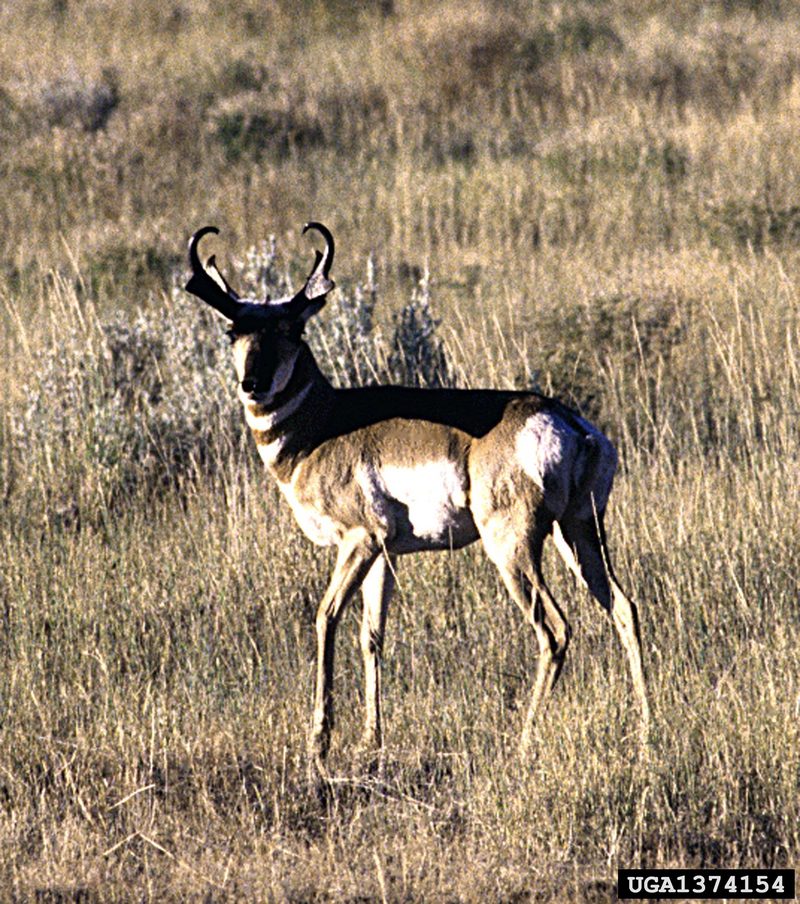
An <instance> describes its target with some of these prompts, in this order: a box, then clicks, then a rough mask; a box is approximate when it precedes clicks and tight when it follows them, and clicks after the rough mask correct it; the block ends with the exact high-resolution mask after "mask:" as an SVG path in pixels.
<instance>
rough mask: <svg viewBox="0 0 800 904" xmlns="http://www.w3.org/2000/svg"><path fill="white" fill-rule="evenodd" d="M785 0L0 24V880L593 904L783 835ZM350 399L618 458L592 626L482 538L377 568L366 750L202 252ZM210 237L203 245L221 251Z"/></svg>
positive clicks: (792, 48) (794, 797) (795, 492)
mask: <svg viewBox="0 0 800 904" xmlns="http://www.w3.org/2000/svg"><path fill="white" fill-rule="evenodd" d="M799 136H800V9H798V6H797V4H796V3H794V2H791V0H702V2H701V0H671V2H666V0H576V2H569V3H566V2H556V0H552V2H550V0H536V2H522V0H505V2H500V0H484V2H477V0H462V2H455V0H443V2H431V0H364V2H356V0H298V2H289V0H229V2H226V3H224V4H223V3H211V2H207V0H194V2H191V3H190V2H184V0H169V2H156V0H142V2H138V3H133V4H128V3H124V2H122V0H83V2H78V0H14V2H8V3H4V4H0V180H2V181H1V182H0V185H1V186H2V191H0V388H1V389H0V899H2V900H9V901H35V902H48V904H50V902H52V904H56V902H58V904H67V902H84V904H85V902H91V904H95V902H114V901H156V902H161V901H184V900H186V901H198V902H200V901H202V902H228V901H231V902H232V901H275V902H296V904H300V902H334V901H337V902H338V901H347V902H351V904H355V902H362V904H366V902H418V901H420V902H421V901H426V902H456V901H458V902H507V904H512V902H561V901H565V902H566V901H570V902H581V901H582V902H603V901H610V900H613V899H614V898H615V895H616V888H615V885H616V877H617V868H618V867H639V866H644V867H660V868H677V867H687V868H689V867H751V868H776V867H796V866H797V865H798V862H799V861H800V658H799V657H798V650H799V649H800V577H799V576H800V140H799ZM307 220H319V221H322V222H323V223H325V224H326V225H328V226H329V227H330V229H331V230H332V231H333V233H334V235H335V236H336V240H337V255H336V262H335V266H334V272H333V276H334V278H335V279H336V281H337V286H338V288H337V290H336V292H334V293H333V294H332V296H331V298H330V301H329V303H328V305H327V306H326V308H325V310H324V311H323V312H322V313H321V314H320V316H319V317H318V318H315V321H313V322H312V323H311V324H310V325H309V341H310V342H311V344H312V346H313V348H314V350H315V353H316V355H317V357H318V360H319V362H320V365H321V367H322V368H323V369H324V371H325V372H326V373H327V374H328V375H329V376H330V378H331V379H332V380H333V381H334V382H335V383H337V384H338V385H348V384H352V383H363V384H366V383H370V382H375V381H378V382H390V381H394V382H403V383H408V384H414V385H421V386H437V385H454V386H474V387H478V386H495V387H505V388H509V387H515V388H520V389H522V388H534V389H538V390H540V391H543V392H545V393H548V394H554V395H557V396H559V397H560V398H562V399H563V400H564V401H566V402H568V403H569V404H571V405H573V406H574V407H576V408H578V409H579V410H581V411H582V412H583V413H584V414H585V415H586V416H587V417H590V418H591V419H592V420H593V421H594V422H595V423H597V424H598V425H599V426H600V427H601V428H602V429H603V430H604V431H605V432H606V433H607V434H608V435H609V436H610V437H611V438H612V439H613V441H614V442H615V444H616V446H617V448H618V449H619V452H620V459H621V466H620V470H619V473H618V475H617V480H616V484H615V488H614V492H613V493H612V497H611V504H610V508H609V513H608V519H607V524H608V527H609V531H610V544H611V548H612V553H613V556H614V561H615V564H616V570H617V572H618V574H619V577H620V579H621V581H622V583H623V584H624V586H625V587H626V589H627V591H628V592H629V593H630V594H631V596H632V597H633V598H634V599H635V600H636V601H637V602H638V604H639V607H640V613H641V619H642V637H643V649H644V655H645V658H646V668H647V681H648V689H649V693H650V697H651V703H652V706H653V725H652V730H651V732H650V737H649V740H648V743H647V745H646V748H645V749H641V748H640V746H639V743H638V713H637V707H636V704H635V700H634V697H633V693H632V688H631V686H630V680H629V677H628V672H627V668H626V665H625V660H624V656H623V653H622V650H621V648H620V645H619V642H618V640H617V638H616V636H615V632H614V630H613V627H612V625H611V623H610V622H609V621H608V620H607V618H606V617H605V616H604V614H603V612H602V611H601V610H600V608H599V607H598V606H597V604H596V603H595V602H594V601H593V600H592V599H591V598H590V597H589V595H588V594H587V593H586V591H585V590H583V589H582V588H581V587H580V586H578V585H577V584H576V582H575V581H574V579H573V578H572V577H571V576H570V575H569V574H568V573H567V572H566V570H565V569H564V568H563V566H562V565H561V564H560V562H559V561H557V560H556V557H555V556H554V555H553V554H552V553H551V552H548V554H547V556H546V558H545V570H546V576H547V578H548V581H549V584H550V586H551V589H552V590H553V593H554V595H555V597H556V598H557V599H558V600H559V601H560V603H561V604H562V606H563V608H564V609H565V611H566V613H567V615H568V618H569V619H570V622H571V624H572V627H573V629H574V634H573V641H572V645H571V647H570V653H569V655H568V657H567V662H566V665H565V668H564V671H563V674H562V677H561V681H560V683H559V685H558V687H557V688H556V691H555V693H554V695H553V697H552V698H551V700H550V702H549V704H548V706H547V709H546V711H545V712H544V714H543V715H542V717H541V718H540V720H539V722H538V726H537V733H536V739H535V743H534V745H533V748H532V751H531V754H530V756H529V757H528V758H525V759H521V758H520V757H519V755H518V752H517V742H518V738H519V733H520V730H521V727H522V722H523V718H524V712H525V708H526V706H527V700H528V697H529V694H530V690H531V686H532V683H533V676H534V674H535V668H536V656H537V651H538V647H537V644H536V642H535V637H534V634H533V631H532V630H531V629H530V626H528V625H526V624H525V623H524V622H523V620H522V619H521V618H520V616H519V613H518V612H517V610H516V607H515V606H513V604H512V603H511V602H510V600H509V599H508V597H507V595H506V593H505V591H504V589H503V587H502V586H501V584H500V582H499V579H498V578H497V576H496V573H495V571H494V569H493V567H492V566H491V565H490V563H489V562H488V561H487V560H486V558H485V557H484V556H483V554H482V553H481V551H480V549H479V548H477V547H474V548H470V549H467V550H465V551H461V552H452V553H440V554H438V555H435V556H434V555H427V556H426V555H422V556H409V557H405V558H403V559H402V560H401V561H400V564H399V572H398V582H399V584H398V593H397V596H396V598H395V600H394V602H393V605H392V609H391V611H390V614H389V624H388V631H387V642H386V647H385V650H384V654H385V655H384V688H383V690H384V702H385V711H384V715H385V720H386V747H385V751H384V754H383V759H382V762H381V764H380V768H379V769H378V770H377V771H375V770H372V769H370V768H368V767H367V766H365V764H364V762H363V760H362V759H360V758H359V757H358V755H357V753H356V745H357V741H358V739H359V736H360V733H361V720H362V718H363V715H362V712H363V687H362V666H361V656H360V651H359V645H358V624H359V616H360V613H359V611H358V609H359V606H358V605H353V606H351V608H350V609H349V610H348V611H347V612H346V613H345V616H344V618H343V624H342V626H341V628H340V630H339V653H338V658H337V672H336V692H337V695H338V699H339V701H340V703H339V707H338V713H339V719H338V722H337V726H336V731H335V733H334V737H333V747H332V752H331V757H330V771H331V780H330V782H329V784H328V786H327V790H326V793H324V794H323V793H320V787H319V783H318V782H317V781H315V779H314V777H313V775H312V774H311V771H310V769H309V757H308V754H307V746H306V744H307V736H308V732H309V728H310V717H311V707H312V697H313V672H314V657H315V634H314V614H315V610H316V606H317V602H318V600H319V599H320V597H321V595H322V593H323V592H324V589H325V585H326V580H327V577H328V575H329V573H330V569H331V566H332V558H331V554H330V552H329V551H328V550H325V549H318V548H315V547H313V546H312V545H311V544H310V543H309V542H308V541H307V540H306V539H305V538H304V537H303V536H302V534H301V533H300V532H299V529H298V528H297V527H296V526H295V525H294V522H293V519H292V515H291V512H290V511H289V509H288V508H287V506H286V505H285V503H284V502H283V501H282V499H281V497H280V495H279V492H278V490H277V489H276V488H275V487H274V486H273V485H272V484H271V483H270V482H269V480H268V479H267V475H266V474H265V473H263V469H262V467H261V466H260V463H259V461H258V457H257V455H256V450H255V444H254V443H253V441H252V439H251V438H250V437H249V435H248V434H247V431H246V428H245V425H244V422H243V418H242V415H241V412H240V410H239V407H238V403H237V401H236V397H235V385H234V379H233V370H232V364H231V361H230V360H229V354H228V348H227V340H226V339H225V337H224V335H223V327H224V325H223V324H222V323H220V322H219V321H218V320H217V319H216V318H215V317H214V316H213V313H211V312H209V311H207V310H206V309H205V308H204V306H203V305H201V304H200V303H199V302H198V301H197V300H196V299H193V298H192V297H190V296H188V295H187V294H186V293H185V292H183V290H182V288H181V286H182V284H183V282H184V281H185V278H186V260H185V248H186V241H187V239H188V237H189V235H190V234H191V233H192V232H193V231H194V230H196V229H198V228H199V227H201V226H204V225H206V224H215V225H217V226H219V227H220V236H219V237H218V238H216V239H214V240H213V242H210V245H211V244H213V246H214V247H213V250H214V251H215V252H216V254H217V256H218V259H219V262H220V266H221V268H222V269H223V271H224V272H225V273H226V274H227V275H228V276H229V278H230V279H231V282H232V283H234V284H235V285H237V286H238V287H240V288H241V290H242V291H247V292H250V293H258V294H259V295H260V296H263V293H264V292H266V291H271V292H272V293H273V295H275V294H276V293H279V292H281V291H283V290H286V289H287V288H288V287H291V286H299V285H300V284H301V281H302V279H303V278H304V276H305V274H306V273H307V272H308V269H309V267H310V265H311V263H312V262H313V243H312V242H310V240H309V237H308V236H305V237H304V236H302V234H301V228H302V225H303V223H304V222H306V221H307ZM209 247H210V246H209Z"/></svg>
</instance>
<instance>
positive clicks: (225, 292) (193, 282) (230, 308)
mask: <svg viewBox="0 0 800 904" xmlns="http://www.w3.org/2000/svg"><path fill="white" fill-rule="evenodd" d="M210 232H211V233H214V234H218V233H219V229H217V227H216V226H204V227H203V228H202V229H198V230H197V232H195V234H194V235H193V236H192V237H191V239H190V240H189V266H190V267H191V268H192V275H191V278H190V279H189V282H187V283H186V287H185V288H186V291H187V292H191V293H192V295H196V296H197V297H198V298H200V299H201V300H202V301H204V302H206V304H210V305H211V307H212V308H216V310H218V311H219V312H220V314H222V315H223V316H224V317H227V318H228V320H235V319H236V317H237V315H238V313H239V312H240V310H241V308H242V303H241V302H240V301H239V296H238V295H237V294H236V293H235V292H233V290H232V289H230V287H229V286H228V284H227V282H225V280H224V279H222V274H221V273H219V270H217V267H216V264H214V263H213V258H212V259H211V261H210V263H211V265H212V266H213V268H214V271H215V272H216V273H218V274H219V276H220V278H221V279H222V282H223V283H224V285H225V287H226V288H225V289H223V288H222V286H220V284H219V283H218V282H217V280H216V279H215V278H214V277H213V276H212V275H211V274H210V273H209V272H208V270H206V268H205V267H204V266H203V264H202V263H201V261H200V255H199V254H198V252H197V247H198V245H199V244H200V239H202V238H203V236H204V235H208V233H210Z"/></svg>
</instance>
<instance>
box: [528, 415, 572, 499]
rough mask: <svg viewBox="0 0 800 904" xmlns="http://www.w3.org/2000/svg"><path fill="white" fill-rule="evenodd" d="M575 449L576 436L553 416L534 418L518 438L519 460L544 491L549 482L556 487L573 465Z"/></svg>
mask: <svg viewBox="0 0 800 904" xmlns="http://www.w3.org/2000/svg"><path fill="white" fill-rule="evenodd" d="M574 445H575V435H574V433H573V432H572V431H571V430H570V429H569V428H568V427H567V425H566V424H565V423H564V422H563V421H562V420H560V419H559V418H556V417H553V415H551V414H544V413H539V414H534V415H532V416H531V417H529V418H528V420H527V421H525V426H524V427H523V428H522V430H520V432H519V433H518V434H517V442H516V454H517V460H518V461H519V463H520V466H521V467H522V470H523V471H524V472H525V473H526V474H527V475H528V477H530V478H531V480H532V481H533V482H534V483H535V484H536V486H537V487H539V489H540V490H544V488H545V480H547V482H548V484H552V482H553V479H554V478H556V480H557V477H558V474H559V471H560V470H561V469H562V468H563V466H564V465H565V464H568V463H569V462H568V458H569V454H570V452H573V454H574V448H573V447H574Z"/></svg>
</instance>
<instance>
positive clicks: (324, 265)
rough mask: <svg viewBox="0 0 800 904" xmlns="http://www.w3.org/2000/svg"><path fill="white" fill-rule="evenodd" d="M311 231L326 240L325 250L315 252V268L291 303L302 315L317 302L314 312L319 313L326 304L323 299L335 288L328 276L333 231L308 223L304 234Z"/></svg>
mask: <svg viewBox="0 0 800 904" xmlns="http://www.w3.org/2000/svg"><path fill="white" fill-rule="evenodd" d="M309 229H315V230H316V231H317V232H318V233H319V234H320V235H321V236H322V237H323V238H324V239H325V250H324V251H315V252H314V254H315V257H314V266H313V267H312V268H311V272H310V273H309V274H308V278H307V279H306V282H305V285H304V286H303V288H302V289H301V290H300V291H299V292H298V293H297V295H295V297H294V298H293V299H292V300H291V302H290V304H291V306H292V309H293V310H296V311H297V312H298V313H300V314H302V312H303V310H304V309H305V308H306V307H307V306H308V303H309V302H317V305H316V306H315V308H314V310H317V311H318V310H319V309H320V308H321V307H322V305H323V304H324V301H323V300H322V299H323V298H324V297H325V296H326V295H327V294H328V292H330V291H331V289H333V288H334V282H333V280H332V279H330V278H329V276H328V274H329V273H330V269H331V264H332V263H333V252H334V243H333V236H332V235H331V231H330V229H328V227H327V226H323V225H322V223H306V225H305V226H304V227H303V232H304V233H306V232H308V230H309Z"/></svg>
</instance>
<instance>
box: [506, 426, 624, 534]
mask: <svg viewBox="0 0 800 904" xmlns="http://www.w3.org/2000/svg"><path fill="white" fill-rule="evenodd" d="M575 420H576V421H577V422H578V424H579V425H580V426H581V427H582V428H584V429H583V430H582V431H581V432H578V431H576V430H575V428H574V427H572V426H571V425H570V424H568V423H567V422H566V421H565V420H563V419H562V418H560V417H559V416H558V415H557V414H552V413H548V412H539V413H538V414H534V415H532V416H531V417H529V418H528V419H527V420H526V421H525V426H524V427H523V428H522V430H520V432H519V433H518V434H517V440H516V448H515V452H516V457H517V461H518V462H519V465H520V467H521V468H522V470H523V471H524V472H525V473H526V474H527V475H528V476H529V477H530V478H531V480H532V481H533V482H534V483H535V484H536V486H538V487H539V489H541V490H542V492H544V494H545V501H546V503H547V506H548V508H549V509H550V511H551V512H553V514H554V515H555V516H556V518H558V517H560V516H561V515H562V514H563V513H564V511H565V510H566V508H567V506H568V505H569V504H571V505H572V509H571V511H572V514H573V515H574V516H575V517H578V518H583V519H587V518H592V517H593V516H594V510H595V507H596V508H597V509H599V510H602V509H604V508H605V505H606V502H607V501H608V494H609V493H610V492H611V482H612V480H613V477H614V471H615V470H616V467H617V454H616V451H615V449H614V447H613V445H612V444H611V442H610V441H609V440H608V439H607V438H606V437H605V436H604V435H603V434H602V433H601V432H600V431H599V430H598V429H597V428H596V427H595V426H593V425H592V424H590V423H589V422H588V421H586V420H584V419H583V418H580V417H577V415H576V416H575ZM590 449H592V453H591V459H590V457H589V450H590ZM595 456H597V458H595ZM592 459H594V460H593V461H592ZM587 467H591V468H592V470H593V474H592V475H587V471H586V469H587ZM587 477H589V478H590V483H589V485H588V486H584V481H585V479H586V478H587ZM575 490H585V491H586V492H585V499H583V498H574V491H575Z"/></svg>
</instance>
